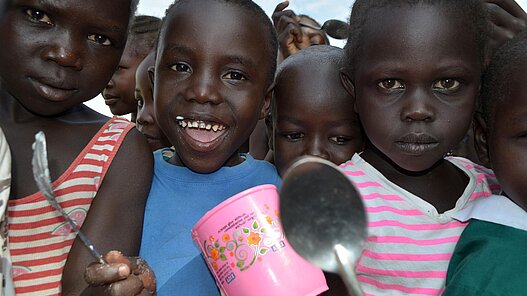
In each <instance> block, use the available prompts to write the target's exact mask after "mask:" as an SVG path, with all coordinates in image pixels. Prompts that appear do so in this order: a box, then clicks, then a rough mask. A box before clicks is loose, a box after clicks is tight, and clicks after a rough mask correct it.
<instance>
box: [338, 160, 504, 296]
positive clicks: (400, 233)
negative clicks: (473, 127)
mask: <svg viewBox="0 0 527 296" xmlns="http://www.w3.org/2000/svg"><path fill="white" fill-rule="evenodd" d="M447 160H449V161H450V162H452V163H453V164H454V165H456V166H457V167H459V169H461V170H462V171H464V172H465V174H466V175H467V176H468V177H469V178H470V181H469V184H468V185H467V187H466V188H465V191H464V193H463V195H462V196H461V197H460V198H459V199H458V201H457V203H456V206H455V208H453V209H451V210H449V211H446V212H444V213H442V214H439V213H438V212H437V210H436V209H435V207H434V206H432V205H431V204H429V203H428V202H426V201H424V200H423V199H421V198H419V197H417V196H415V195H413V194H412V193H410V192H408V191H406V190H404V189H403V188H401V187H399V186H397V185H396V184H394V183H392V182H390V181H389V180H387V179H386V178H385V177H384V176H383V175H382V174H381V173H380V172H379V171H377V170H376V169H375V168H374V167H373V166H371V165H370V164H368V163H367V162H366V161H365V160H363V159H362V158H361V157H360V156H359V155H358V154H355V155H354V156H353V158H352V159H351V160H350V161H348V162H346V163H343V164H342V165H340V168H341V169H342V170H343V171H344V173H345V174H346V175H347V176H348V178H349V179H350V180H351V181H352V182H353V183H354V184H355V185H356V187H357V188H358V189H359V190H360V193H361V195H362V198H363V201H364V204H365V207H366V211H367V217H368V238H367V241H366V244H365V248H364V251H363V252H362V255H361V257H360V258H359V260H358V263H357V275H358V278H359V281H360V282H361V283H362V288H363V290H364V292H365V293H366V295H402V294H403V295H439V294H441V292H442V291H443V288H444V285H445V279H446V273H447V269H448V263H449V260H450V258H451V257H452V253H453V251H454V247H455V246H456V243H457V241H458V239H459V236H460V235H461V232H463V229H464V228H465V227H466V225H467V224H466V223H460V222H458V221H456V220H454V219H453V218H452V215H454V214H455V213H457V212H458V211H460V210H461V209H463V208H465V207H466V206H467V205H469V204H470V203H471V202H472V201H473V200H474V199H477V198H481V197H488V196H490V195H491V194H492V192H491V191H498V190H499V185H498V184H497V181H496V179H495V176H494V174H493V172H492V171H491V170H489V169H487V168H484V167H482V166H478V165H475V164H474V163H472V162H470V161H469V160H467V159H464V158H458V157H449V158H447Z"/></svg>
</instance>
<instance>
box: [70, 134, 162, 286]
mask: <svg viewBox="0 0 527 296" xmlns="http://www.w3.org/2000/svg"><path fill="white" fill-rule="evenodd" d="M152 174H153V157H152V152H151V151H150V148H149V146H148V144H147V143H146V141H145V140H144V138H143V137H142V136H141V134H140V133H139V132H138V131H137V130H136V129H132V130H131V131H130V132H129V133H128V134H127V135H126V137H125V139H124V141H123V143H122V144H121V146H120V149H119V151H118V152H117V154H116V156H115V158H114V160H113V162H112V164H111V165H110V167H109V169H108V171H107V173H106V176H105V178H104V181H103V182H102V184H101V187H100V188H99V191H98V193H97V195H96V197H95V199H94V200H93V203H92V205H91V207H90V211H89V212H88V216H87V217H86V220H85V222H84V224H83V226H82V231H84V232H85V233H86V235H87V236H88V237H89V238H90V240H91V241H92V242H93V243H94V245H95V246H96V247H97V248H98V250H99V252H101V253H103V254H104V253H107V252H108V251H110V250H119V251H121V252H122V253H123V254H125V255H127V256H137V255H138V253H139V247H140V243H141V234H142V225H143V214H144V208H145V204H146V199H147V196H148V193H149V191H150V184H151V181H152ZM93 261H95V259H94V258H93V257H92V256H91V254H90V252H89V251H88V250H87V249H86V248H85V247H84V245H83V244H82V242H81V241H80V240H79V238H77V239H76V240H75V242H74V243H73V246H72V248H71V250H70V253H69V255H68V259H67V261H66V266H65V268H64V271H63V273H62V274H63V276H62V295H81V293H82V291H83V290H85V289H86V288H87V287H88V284H87V283H86V282H85V281H84V271H85V268H86V267H87V266H88V264H90V263H91V262H93Z"/></svg>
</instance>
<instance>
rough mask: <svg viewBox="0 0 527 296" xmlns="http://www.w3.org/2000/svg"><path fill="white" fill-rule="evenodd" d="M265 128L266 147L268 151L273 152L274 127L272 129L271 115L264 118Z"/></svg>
mask: <svg viewBox="0 0 527 296" xmlns="http://www.w3.org/2000/svg"><path fill="white" fill-rule="evenodd" d="M265 126H266V127H267V146H269V150H271V151H273V150H274V127H273V118H272V115H271V114H268V115H267V116H265Z"/></svg>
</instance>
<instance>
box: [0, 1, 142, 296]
mask: <svg viewBox="0 0 527 296" xmlns="http://www.w3.org/2000/svg"><path fill="white" fill-rule="evenodd" d="M137 2H138V1H137V0H112V1H103V0H85V1H81V2H79V1H74V0H65V1H41V0H24V1H22V0H13V1H11V4H10V6H9V7H8V8H7V11H6V14H5V16H4V18H3V19H2V20H1V21H0V39H1V40H3V41H4V46H3V47H2V50H1V51H0V77H1V80H0V82H1V86H0V126H1V127H2V129H3V130H4V132H5V135H6V138H7V140H8V142H9V144H10V146H11V154H12V178H11V193H10V198H9V204H8V249H9V251H10V254H11V260H12V266H13V275H12V276H13V280H14V284H15V290H16V294H17V295H81V294H82V293H84V292H87V293H90V295H91V292H92V291H91V288H90V287H88V284H87V283H85V281H84V279H83V276H84V270H85V268H86V267H87V265H88V264H89V263H90V262H93V261H95V260H94V258H93V257H91V255H90V252H89V251H88V250H87V249H86V248H85V247H84V246H83V244H82V243H81V242H80V241H79V239H77V238H76V235H75V233H74V232H72V230H71V228H70V227H69V226H68V225H67V223H65V219H64V218H63V217H61V216H60V214H59V213H58V212H56V211H54V210H53V208H52V207H51V206H50V205H49V204H48V202H47V201H46V199H45V198H44V197H43V196H42V194H41V193H40V192H39V190H38V188H37V186H36V184H35V182H34V180H33V177H32V176H33V174H32V169H31V155H32V153H33V151H32V148H31V144H32V143H33V141H34V137H35V134H36V133H37V132H38V131H44V133H45V135H46V138H47V147H48V157H49V168H50V175H51V178H52V181H53V190H54V193H55V195H56V198H57V200H58V202H59V204H60V205H61V206H62V208H64V210H65V211H66V212H68V213H69V215H70V216H71V217H72V218H73V219H74V220H75V221H76V222H77V224H78V225H79V226H81V229H82V230H83V231H84V232H85V233H86V234H87V236H88V237H89V238H90V239H91V240H92V242H93V243H94V245H95V246H96V247H97V248H98V249H99V250H100V251H102V252H108V251H109V250H120V251H122V252H123V253H125V254H127V255H132V256H133V255H137V254H138V251H139V246H140V240H141V229H142V222H143V220H142V219H143V212H144V205H145V202H146V197H147V194H148V191H149V188H150V182H151V177H152V155H151V153H150V149H149V147H148V145H147V143H146V141H145V140H144V138H143V137H142V136H141V135H140V134H139V133H138V132H137V130H135V129H134V128H133V124H131V123H130V122H128V121H126V120H122V119H119V118H112V119H109V118H107V117H105V116H102V115H101V114H99V113H97V112H95V111H93V110H91V109H89V108H87V107H86V106H84V105H83V104H82V103H83V102H85V101H87V100H89V99H91V98H93V97H94V96H96V95H97V94H98V93H100V91H101V90H102V89H103V88H104V86H105V85H106V83H107V81H108V80H109V79H110V77H111V76H112V73H113V72H114V70H115V68H116V67H117V65H118V62H119V58H120V55H121V53H122V51H123V49H124V46H125V43H126V36H127V30H128V24H129V22H130V19H131V16H133V14H134V11H135V9H136V7H137ZM129 273H130V270H124V272H123V274H122V275H123V277H126V276H127V274H129Z"/></svg>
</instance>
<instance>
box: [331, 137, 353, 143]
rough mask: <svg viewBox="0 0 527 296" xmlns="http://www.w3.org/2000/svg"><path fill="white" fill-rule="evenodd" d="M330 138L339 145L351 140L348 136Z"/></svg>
mask: <svg viewBox="0 0 527 296" xmlns="http://www.w3.org/2000/svg"><path fill="white" fill-rule="evenodd" d="M329 139H330V140H331V141H333V142H335V143H336V144H337V145H344V144H346V143H347V142H349V139H348V138H347V137H342V136H336V137H331V138H329Z"/></svg>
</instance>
